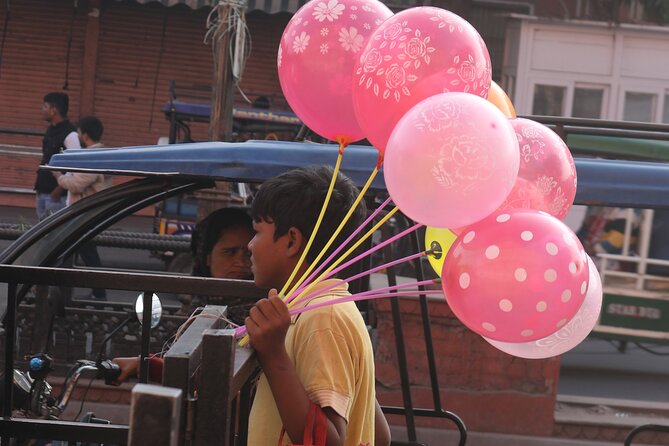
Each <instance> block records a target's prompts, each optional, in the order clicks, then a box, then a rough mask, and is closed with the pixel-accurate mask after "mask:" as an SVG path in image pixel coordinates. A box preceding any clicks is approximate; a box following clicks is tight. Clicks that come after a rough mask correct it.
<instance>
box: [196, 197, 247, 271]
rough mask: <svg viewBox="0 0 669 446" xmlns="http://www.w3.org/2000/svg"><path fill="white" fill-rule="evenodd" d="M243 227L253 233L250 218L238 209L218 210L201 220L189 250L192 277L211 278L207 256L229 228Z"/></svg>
mask: <svg viewBox="0 0 669 446" xmlns="http://www.w3.org/2000/svg"><path fill="white" fill-rule="evenodd" d="M236 226H243V227H246V228H249V230H250V231H253V223H252V221H251V217H249V215H248V214H247V213H246V212H245V211H243V210H242V209H239V208H223V209H218V210H216V211H214V212H212V213H211V214H209V215H208V216H207V217H206V218H204V219H203V220H201V221H200V222H199V223H198V224H197V225H196V226H195V229H194V230H193V234H192V236H191V240H190V250H191V253H192V255H193V272H192V275H193V276H200V277H211V271H210V269H209V266H207V256H208V255H209V254H211V251H212V249H214V245H215V244H216V242H218V240H219V239H220V238H221V236H222V235H223V232H225V230H227V229H229V228H233V227H236Z"/></svg>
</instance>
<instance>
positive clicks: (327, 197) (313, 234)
mask: <svg viewBox="0 0 669 446" xmlns="http://www.w3.org/2000/svg"><path fill="white" fill-rule="evenodd" d="M339 148H340V150H339V155H337V162H336V163H335V167H334V170H333V172H332V179H331V180H330V187H329V188H328V192H327V194H325V200H324V201H323V206H322V207H321V212H320V214H318V219H317V220H316V225H315V226H314V230H313V231H312V232H311V235H310V236H309V241H307V246H306V247H305V248H304V251H302V255H301V256H300V260H298V261H297V264H296V265H295V268H293V272H292V273H290V277H289V278H288V280H287V281H286V283H284V284H283V288H281V291H280V292H279V296H281V299H283V300H285V299H286V296H285V294H284V293H285V292H286V289H287V288H288V287H289V286H290V283H291V282H292V281H293V279H294V278H295V274H297V271H298V270H299V269H300V267H301V266H302V263H304V259H305V258H306V257H307V254H308V253H309V249H310V248H311V245H312V244H313V242H314V239H315V238H316V233H317V232H318V228H320V226H321V223H322V222H323V217H324V216H325V211H326V210H327V208H328V203H330V197H331V196H332V191H333V190H334V185H335V182H336V181H337V174H338V173H339V167H340V166H341V160H342V156H343V151H342V150H341V149H342V147H341V145H340V146H339Z"/></svg>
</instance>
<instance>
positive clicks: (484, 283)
mask: <svg viewBox="0 0 669 446" xmlns="http://www.w3.org/2000/svg"><path fill="white" fill-rule="evenodd" d="M588 269H589V268H588V264H587V256H586V255H585V253H584V251H583V246H582V245H581V243H580V241H579V240H578V238H577V237H576V235H575V234H574V233H573V232H572V231H571V229H569V227H567V226H566V225H565V224H564V223H562V222H561V221H560V220H558V219H557V218H555V217H553V216H551V215H549V214H547V213H545V212H541V211H536V210H532V209H512V210H509V211H505V212H503V213H497V214H493V215H491V216H489V217H487V218H485V219H483V220H482V221H480V222H478V223H475V224H473V225H471V226H469V227H467V228H466V229H465V230H463V232H462V233H461V234H460V236H459V237H458V238H457V240H456V241H455V243H454V244H453V246H452V247H451V249H450V251H449V252H448V255H447V256H446V260H445V261H444V268H443V271H442V276H441V277H442V281H443V284H442V285H443V288H444V295H445V296H446V300H447V301H448V304H449V306H450V307H451V309H452V310H453V312H454V313H455V315H456V316H457V317H458V318H459V319H460V321H462V323H463V324H465V325H466V326H467V327H469V328H470V329H472V330H473V331H475V332H476V333H478V334H480V335H482V336H484V337H486V338H489V339H493V340H497V341H503V342H530V341H534V340H537V339H541V338H544V337H546V336H548V335H550V334H552V333H554V332H555V331H557V330H558V329H560V328H561V327H562V326H564V325H565V324H566V323H567V321H569V320H571V318H572V317H573V316H574V315H575V314H576V313H577V312H578V310H579V308H580V307H581V304H582V303H583V300H584V298H585V293H586V289H587V286H588Z"/></svg>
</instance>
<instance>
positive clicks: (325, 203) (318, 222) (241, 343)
mask: <svg viewBox="0 0 669 446" xmlns="http://www.w3.org/2000/svg"><path fill="white" fill-rule="evenodd" d="M346 146H347V142H346V141H344V140H341V141H340V142H339V154H338V155H337V162H336V163H335V167H334V169H333V172H332V179H331V180H330V187H328V191H327V194H325V200H324V201H323V206H322V207H321V212H320V214H319V215H318V219H317V220H316V225H315V226H314V230H313V231H312V232H311V236H310V237H309V240H308V241H307V246H306V247H305V248H304V251H302V255H301V256H300V259H299V260H298V261H297V264H296V265H295V268H293V272H292V273H290V277H289V278H288V280H287V281H286V283H284V284H283V287H282V288H281V291H280V292H279V296H280V297H281V299H282V300H285V299H286V296H285V294H284V293H285V292H286V288H288V286H289V285H290V283H291V282H292V281H293V279H294V278H295V274H297V271H298V270H299V269H300V267H301V266H302V263H303V262H304V259H305V258H306V257H307V253H308V252H309V248H311V245H312V244H313V242H314V239H315V238H316V233H317V232H318V228H319V227H320V226H321V222H322V221H323V217H324V216H325V211H326V210H327V207H328V203H329V202H330V197H331V196H332V191H333V190H334V185H335V182H336V181H337V175H338V174H339V167H340V166H341V160H342V158H343V156H344V149H345V148H346ZM248 342H249V335H248V334H247V335H245V336H244V337H243V338H242V339H241V341H239V346H240V347H243V346H244V345H246V344H247V343H248Z"/></svg>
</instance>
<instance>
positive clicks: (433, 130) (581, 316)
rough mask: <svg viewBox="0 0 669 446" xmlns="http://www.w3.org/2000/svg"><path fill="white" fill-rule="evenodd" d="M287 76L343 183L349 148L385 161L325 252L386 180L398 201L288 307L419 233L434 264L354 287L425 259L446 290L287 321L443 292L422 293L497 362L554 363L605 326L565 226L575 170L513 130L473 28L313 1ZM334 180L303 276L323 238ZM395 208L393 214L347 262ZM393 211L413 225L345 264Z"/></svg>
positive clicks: (284, 82) (307, 280) (426, 13)
mask: <svg viewBox="0 0 669 446" xmlns="http://www.w3.org/2000/svg"><path fill="white" fill-rule="evenodd" d="M277 67H278V72H279V80H280V83H281V88H282V90H283V92H284V95H285V97H286V99H287V101H288V103H289V105H290V106H291V107H292V109H293V110H294V111H295V113H296V114H297V115H298V116H299V117H300V118H301V119H302V121H303V122H304V123H305V124H306V125H307V126H308V127H310V128H311V129H312V130H313V131H314V132H316V133H318V134H319V135H321V136H323V137H325V138H327V139H330V140H333V141H336V142H337V143H338V144H339V147H340V150H339V156H338V158H337V161H336V163H335V169H334V170H335V175H334V176H336V174H337V172H338V170H339V167H340V165H341V160H342V157H343V156H344V152H345V148H346V146H347V145H348V144H350V143H351V142H354V141H358V140H360V139H363V138H367V140H369V141H370V142H371V143H372V144H373V145H374V147H376V149H377V150H378V163H377V165H376V167H375V168H374V170H373V171H372V173H371V175H370V177H369V180H368V181H367V183H366V184H365V186H364V187H363V188H362V190H361V193H360V196H359V197H358V200H357V201H356V202H355V205H354V206H353V207H352V209H351V211H350V212H349V214H348V215H347V216H346V217H345V219H344V220H343V221H342V222H341V224H340V226H339V228H338V229H337V230H336V231H335V234H333V235H332V238H331V241H330V243H328V245H327V246H326V247H325V248H324V250H323V252H325V251H327V250H328V248H329V247H330V244H331V243H332V242H333V241H334V240H335V238H336V237H337V236H338V235H339V232H340V231H341V230H342V228H343V227H344V225H345V224H346V223H347V221H348V219H349V217H350V215H351V213H352V212H353V209H354V208H355V207H356V206H357V204H358V203H359V201H360V200H361V199H362V196H363V195H364V194H365V192H366V191H367V189H368V187H369V185H370V184H371V182H372V180H373V179H374V177H375V176H376V174H377V173H378V172H379V171H380V169H381V166H383V167H384V176H385V182H386V186H387V189H388V193H389V195H390V198H389V199H388V200H387V201H386V202H385V203H383V204H382V205H381V206H380V207H379V208H378V209H377V210H376V211H375V212H374V213H373V214H372V215H371V216H370V217H369V218H368V219H367V221H366V222H365V223H363V225H362V226H361V227H360V228H358V230H356V231H355V233H354V234H353V235H351V237H349V239H348V240H347V241H346V242H345V243H344V244H343V245H342V246H340V247H338V248H337V249H336V250H335V251H334V253H333V254H331V255H330V256H329V258H327V259H326V260H325V261H323V262H321V257H322V255H323V252H321V254H319V255H318V257H317V259H316V260H315V261H314V262H312V264H311V267H310V268H308V270H307V271H306V272H305V273H304V274H303V276H302V277H300V278H298V279H296V280H295V277H294V275H295V272H293V275H291V277H290V278H289V280H288V281H287V283H286V285H285V286H284V288H283V289H282V290H281V291H280V295H282V296H284V299H285V300H286V302H288V303H289V306H293V305H294V304H295V303H297V302H303V301H305V300H307V299H310V298H311V297H313V296H314V295H316V293H322V292H324V291H326V290H327V287H326V288H325V289H323V288H322V287H321V288H319V289H318V291H317V292H316V291H315V288H314V287H315V285H316V284H318V283H320V282H322V281H323V280H325V279H327V278H328V277H331V276H332V275H334V274H336V273H337V272H339V271H341V270H342V269H343V268H345V267H346V266H348V265H350V264H352V263H354V262H356V261H357V260H359V259H360V258H362V257H363V256H366V255H370V254H371V253H372V252H374V251H375V250H378V249H380V248H381V247H382V246H384V245H386V244H388V243H391V242H393V241H394V240H396V239H398V238H399V237H401V236H403V235H405V234H408V233H409V232H411V231H414V230H416V229H418V228H419V227H422V226H423V225H425V226H427V231H426V246H425V248H426V249H425V251H422V252H419V253H416V254H413V255H410V256H407V257H404V258H402V259H398V260H395V261H392V262H389V263H387V264H385V265H382V266H380V267H376V268H372V269H370V270H369V271H366V272H364V273H360V274H358V275H356V276H353V277H350V278H348V279H345V281H350V280H354V279H356V278H359V277H362V276H363V275H366V274H371V273H373V272H375V271H379V270H381V269H383V268H386V267H389V266H392V265H395V264H398V263H401V262H405V261H411V260H415V259H417V258H420V257H424V256H426V257H427V258H428V259H429V261H430V264H431V265H432V267H433V268H434V269H435V271H436V272H437V274H438V275H439V276H440V277H441V279H435V280H430V281H423V282H416V283H413V284H405V285H399V286H395V287H387V288H383V289H378V290H371V291H368V292H365V293H360V294H356V295H352V296H347V297H343V298H341V299H335V300H330V301H328V302H326V303H324V304H318V305H309V306H306V307H305V306H303V307H301V308H299V309H292V310H291V311H292V312H293V313H296V312H302V311H309V310H310V309H313V308H317V307H318V306H320V305H326V304H334V303H338V302H340V301H341V302H344V301H351V300H361V299H374V298H381V297H387V296H398V295H402V294H405V293H412V294H415V291H406V289H409V288H411V289H412V290H413V289H415V288H416V287H422V286H425V285H432V284H435V283H441V286H442V290H437V291H434V290H432V291H421V293H426V294H427V293H431V292H436V293H442V292H443V294H444V295H445V297H446V299H447V301H448V304H449V305H450V307H451V309H452V310H453V312H454V313H455V315H456V316H457V317H458V318H459V319H460V320H461V321H462V323H463V324H465V325H466V326H467V327H469V328H470V329H471V330H473V331H475V332H476V333H479V334H480V335H481V336H483V337H484V338H485V339H486V340H487V341H488V342H489V343H491V344H492V345H493V346H495V347H497V348H498V349H500V350H502V351H505V352H508V353H510V354H514V355H516V356H522V357H532V358H539V357H548V356H552V355H556V354H560V353H563V352H564V351H566V350H567V349H569V348H573V347H574V346H575V345H576V344H578V343H579V342H581V341H582V340H583V338H584V337H585V335H587V333H589V331H590V330H591V329H592V327H593V326H594V324H595V322H596V319H597V317H598V311H599V310H598V309H599V307H600V306H601V282H600V279H599V276H598V275H597V271H596V269H595V267H594V265H593V264H592V261H591V260H590V259H589V258H588V256H587V255H586V254H585V251H584V250H583V247H582V246H581V243H580V242H579V240H578V238H577V237H576V236H575V235H574V234H573V232H572V231H571V230H570V229H569V228H568V227H567V226H566V225H564V224H563V223H562V222H561V221H560V219H562V218H564V217H565V215H566V214H567V212H568V211H569V209H570V207H571V205H572V203H573V200H574V196H575V194H576V169H575V166H574V162H573V159H572V157H571V154H570V152H569V149H568V148H567V146H566V145H565V143H564V142H563V141H562V140H561V139H560V137H559V136H558V135H557V134H555V133H554V132H553V131H552V130H550V129H549V128H547V127H546V126H544V125H542V124H539V123H537V122H534V121H531V120H528V119H522V118H517V117H516V113H515V110H514V107H513V104H512V102H511V100H510V99H509V97H508V96H507V95H506V93H505V92H504V91H503V90H502V88H501V87H500V86H499V85H497V84H496V83H495V82H493V81H492V68H491V63H490V56H489V54H488V50H487V48H486V45H485V43H484V41H483V39H482V38H481V36H480V35H479V34H478V32H477V31H476V30H475V29H474V28H473V27H472V26H471V25H470V24H469V23H468V22H467V21H465V20H464V19H462V18H461V17H459V16H457V15H456V14H453V13H452V12H450V11H447V10H444V9H440V8H435V7H430V6H421V7H415V8H409V9H406V10H404V11H402V12H399V13H397V14H394V15H393V14H392V12H391V11H390V10H389V9H388V8H387V7H386V6H384V5H383V4H382V3H381V2H379V1H378V0H311V1H310V2H308V3H307V4H305V5H304V6H303V7H302V8H301V9H300V10H299V11H298V12H297V13H296V14H295V15H294V16H293V18H292V19H291V20H290V22H289V23H288V25H287V26H286V29H285V30H284V33H283V36H282V38H281V42H280V44H279V49H278V56H277ZM334 176H333V181H332V183H331V185H330V189H329V191H328V194H327V196H326V199H325V202H324V203H323V207H322V209H321V213H320V216H319V219H318V221H317V223H316V228H315V229H314V231H313V232H312V235H311V238H310V240H309V241H308V243H307V247H306V249H305V252H304V254H303V257H302V259H300V261H299V262H298V265H297V266H296V268H295V271H297V270H298V269H299V268H300V267H301V264H302V263H303V260H304V257H305V256H306V253H307V251H308V250H309V248H310V246H311V242H312V240H313V237H314V236H315V234H316V232H317V231H318V228H319V226H320V222H321V221H322V218H323V215H324V213H325V210H326V208H327V205H328V202H329V198H330V195H331V192H332V188H333V187H334ZM391 199H392V201H393V202H394V204H395V205H396V207H395V208H394V209H392V210H391V211H390V212H388V213H387V214H386V215H385V217H384V218H382V219H381V220H380V221H379V222H378V223H376V225H374V226H373V227H372V228H371V229H369V230H368V231H367V233H365V234H364V235H363V236H362V237H359V238H358V241H357V242H356V243H355V244H354V245H353V246H352V247H350V248H349V249H348V250H347V251H346V252H344V253H343V254H341V255H340V252H341V251H342V250H343V248H344V247H345V246H346V245H347V244H348V243H349V242H351V241H352V240H353V238H354V237H355V236H357V235H358V233H359V232H360V231H361V230H362V229H363V228H364V227H365V226H366V225H368V224H369V223H370V222H371V221H372V219H373V218H374V217H375V216H376V215H377V214H378V213H379V211H380V210H381V209H383V208H385V207H386V206H387V205H388V203H389V202H390V200H391ZM398 209H399V210H401V211H402V212H403V213H404V214H405V215H407V216H408V217H410V218H412V219H413V220H415V221H416V222H417V224H416V225H415V226H413V227H411V228H409V229H408V230H406V231H403V232H402V233H400V234H398V235H397V236H395V237H393V238H391V239H389V240H386V241H385V242H383V243H381V244H380V245H377V246H375V247H374V248H372V249H371V250H369V251H367V252H366V253H363V254H361V255H359V256H357V257H355V258H353V259H350V260H347V258H348V257H349V256H350V255H351V254H352V252H353V251H354V250H355V249H356V248H357V247H358V246H359V245H360V243H362V242H363V241H364V240H366V239H367V238H369V237H370V236H371V234H372V233H373V232H374V231H375V230H376V229H378V228H379V227H380V225H382V224H383V223H384V222H385V221H387V220H388V219H389V218H390V217H391V216H392V215H393V213H395V212H396V211H397V210H398ZM316 266H317V268H316V270H315V271H314V270H313V268H315V267H316ZM291 284H292V289H290V290H289V289H288V287H289V286H290V285H291ZM243 331H244V330H243V328H242V329H240V330H239V333H240V334H241V333H243Z"/></svg>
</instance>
